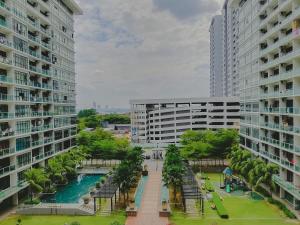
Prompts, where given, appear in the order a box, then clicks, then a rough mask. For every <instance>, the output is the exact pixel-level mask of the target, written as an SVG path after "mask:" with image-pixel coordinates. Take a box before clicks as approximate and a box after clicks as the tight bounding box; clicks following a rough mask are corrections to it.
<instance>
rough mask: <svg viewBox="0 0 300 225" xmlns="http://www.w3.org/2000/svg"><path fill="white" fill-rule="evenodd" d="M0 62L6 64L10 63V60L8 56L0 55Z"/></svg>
mask: <svg viewBox="0 0 300 225" xmlns="http://www.w3.org/2000/svg"><path fill="white" fill-rule="evenodd" d="M0 63H3V64H6V65H11V64H12V60H11V59H10V58H8V57H3V56H0Z"/></svg>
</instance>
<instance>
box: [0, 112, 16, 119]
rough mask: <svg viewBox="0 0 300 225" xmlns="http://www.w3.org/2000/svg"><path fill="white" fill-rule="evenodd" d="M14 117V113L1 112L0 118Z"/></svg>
mask: <svg viewBox="0 0 300 225" xmlns="http://www.w3.org/2000/svg"><path fill="white" fill-rule="evenodd" d="M12 118H14V113H9V112H0V119H1V120H3V119H12Z"/></svg>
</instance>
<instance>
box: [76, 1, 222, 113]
mask: <svg viewBox="0 0 300 225" xmlns="http://www.w3.org/2000/svg"><path fill="white" fill-rule="evenodd" d="M153 1H156V0H143V1H141V0H114V1H107V0H89V1H86V0H78V2H79V4H80V5H81V7H82V8H83V11H84V15H82V16H78V17H77V18H76V19H75V31H76V36H75V39H76V42H75V43H76V44H75V50H76V71H77V84H78V85H77V91H78V95H77V101H78V108H83V107H91V105H92V103H93V102H94V101H95V102H97V104H99V105H111V106H121V107H129V105H128V104H129V100H130V99H135V98H169V97H199V96H208V93H209V33H208V28H209V24H210V19H211V17H212V16H213V15H214V14H215V13H216V12H214V11H213V10H212V9H208V8H206V10H205V12H204V8H205V7H212V8H214V7H215V6H205V5H203V4H204V3H205V2H206V3H207V2H212V3H213V5H214V4H215V1H213V0H210V1H208V0H202V1H201V0H199V2H201V3H200V6H202V8H201V9H198V11H199V10H200V12H197V14H196V12H194V11H193V10H194V9H191V11H190V13H191V14H192V15H193V19H191V20H190V19H188V18H187V17H180V16H176V17H175V16H174V15H173V13H170V12H171V9H167V8H164V9H163V8H161V7H160V8H158V7H159V6H158V5H157V4H155V2H153ZM161 1H166V0H161ZM182 1H183V2H188V1H191V0H180V1H179V0H172V2H174V4H176V5H177V6H176V7H179V6H180V5H182V3H181V2H182ZM219 1H222V0H219ZM191 2H192V1H191ZM187 4H192V3H187ZM218 5H219V8H220V7H221V4H220V3H219V4H218ZM165 7H166V6H165ZM173 7H175V6H173ZM189 7H190V6H189ZM153 9H155V10H153ZM158 9H160V10H158ZM172 10H173V9H172ZM186 13H187V12H186ZM204 15H205V16H204ZM179 18H184V19H179ZM185 18H187V19H185Z"/></svg>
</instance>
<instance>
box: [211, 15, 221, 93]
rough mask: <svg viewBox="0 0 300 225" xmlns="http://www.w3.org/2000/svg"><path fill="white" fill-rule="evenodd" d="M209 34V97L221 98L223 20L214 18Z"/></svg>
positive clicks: (219, 17) (217, 17)
mask: <svg viewBox="0 0 300 225" xmlns="http://www.w3.org/2000/svg"><path fill="white" fill-rule="evenodd" d="M209 32H210V96H211V97H221V96H223V18H222V16H221V15H217V16H215V17H214V18H213V19H212V21H211V25H210V28H209Z"/></svg>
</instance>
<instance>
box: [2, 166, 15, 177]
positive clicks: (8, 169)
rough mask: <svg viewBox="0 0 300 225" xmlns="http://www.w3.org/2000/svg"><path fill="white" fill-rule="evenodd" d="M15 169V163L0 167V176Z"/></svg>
mask: <svg viewBox="0 0 300 225" xmlns="http://www.w3.org/2000/svg"><path fill="white" fill-rule="evenodd" d="M15 169H16V166H15V165H11V166H7V167H4V168H1V169H0V176H3V175H5V174H8V173H10V172H11V171H14V170H15Z"/></svg>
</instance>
